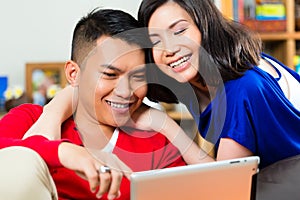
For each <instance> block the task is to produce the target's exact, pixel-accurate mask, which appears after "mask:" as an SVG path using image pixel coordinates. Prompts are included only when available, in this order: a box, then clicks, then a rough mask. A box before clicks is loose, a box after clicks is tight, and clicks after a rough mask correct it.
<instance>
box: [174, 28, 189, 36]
mask: <svg viewBox="0 0 300 200" xmlns="http://www.w3.org/2000/svg"><path fill="white" fill-rule="evenodd" d="M186 29H187V28H183V29H180V30H178V31H175V32H174V35H179V34H181V33H183V32H184V31H185V30H186Z"/></svg>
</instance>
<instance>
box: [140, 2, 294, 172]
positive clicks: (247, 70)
mask: <svg viewBox="0 0 300 200" xmlns="http://www.w3.org/2000/svg"><path fill="white" fill-rule="evenodd" d="M161 19H164V20H161ZM138 20H139V22H140V23H141V25H142V26H145V27H148V29H149V36H150V39H151V40H152V42H153V51H152V52H153V60H154V62H155V64H156V65H157V66H158V68H159V69H160V70H156V69H155V68H153V67H152V68H151V70H154V71H156V72H155V73H156V74H157V77H159V80H161V83H165V82H166V81H165V80H166V77H165V75H167V76H169V77H171V78H173V79H175V80H176V81H178V82H181V83H189V84H190V85H191V88H193V93H194V94H195V96H196V101H195V100H193V98H186V97H189V95H181V96H179V95H180V94H179V95H178V98H179V100H180V101H181V102H183V103H184V104H185V105H187V107H188V108H189V110H190V112H191V113H192V114H193V116H194V119H195V120H196V121H197V122H198V124H199V126H198V128H199V132H200V133H201V135H202V136H203V137H205V138H206V139H208V140H210V141H211V142H213V143H215V144H216V146H215V147H216V159H217V160H223V159H229V158H234V157H243V156H250V155H258V156H260V159H261V162H260V168H264V167H266V166H268V165H270V164H272V163H274V162H276V161H278V160H281V159H284V158H287V157H291V156H294V155H297V154H299V153H300V137H299V130H300V111H299V110H300V83H299V82H300V77H299V75H298V74H296V73H295V72H294V71H292V70H290V69H288V68H287V67H285V66H284V65H282V64H281V63H280V62H278V61H277V60H275V59H274V58H271V57H270V56H268V55H265V54H263V53H262V52H261V46H262V45H261V41H260V39H259V38H258V37H257V36H256V35H255V34H253V33H251V31H249V30H248V29H247V28H245V27H244V26H242V25H240V24H238V23H235V22H233V21H230V20H227V19H226V18H224V17H223V16H222V14H221V13H220V12H219V10H218V9H217V8H216V7H215V5H214V4H213V3H212V1H210V0H203V1H198V0H184V1H183V0H159V1H157V0H147V1H143V2H142V4H141V6H140V9H139V13H138ZM195 43H196V44H198V46H197V45H195ZM200 45H201V47H200ZM199 54H200V56H199ZM205 54H207V55H209V56H207V59H203V58H205V57H206V56H205ZM201 58H202V59H201ZM161 72H163V73H164V74H165V75H163V74H162V73H161ZM160 77H163V78H160ZM162 80H164V82H163V81H162ZM168 85H172V84H170V83H169V82H168ZM177 90H178V89H177ZM177 90H176V91H177ZM183 94H184V93H183ZM150 99H152V100H158V101H159V100H160V99H159V98H157V97H155V95H153V96H151V95H150ZM194 99H195V98H194ZM169 101H172V99H169ZM195 105H196V106H195Z"/></svg>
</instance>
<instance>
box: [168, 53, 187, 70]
mask: <svg viewBox="0 0 300 200" xmlns="http://www.w3.org/2000/svg"><path fill="white" fill-rule="evenodd" d="M188 59H190V56H185V57H183V58H181V59H179V60H177V61H176V62H173V63H170V67H172V68H175V67H178V66H180V65H182V64H183V63H184V62H185V61H187V60H188Z"/></svg>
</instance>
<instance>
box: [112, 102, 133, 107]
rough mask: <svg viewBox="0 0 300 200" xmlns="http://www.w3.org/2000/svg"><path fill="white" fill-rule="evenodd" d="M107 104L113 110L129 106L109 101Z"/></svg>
mask: <svg viewBox="0 0 300 200" xmlns="http://www.w3.org/2000/svg"><path fill="white" fill-rule="evenodd" d="M108 104H109V105H110V106H111V107H114V108H128V107H129V104H120V103H113V102H111V101H108Z"/></svg>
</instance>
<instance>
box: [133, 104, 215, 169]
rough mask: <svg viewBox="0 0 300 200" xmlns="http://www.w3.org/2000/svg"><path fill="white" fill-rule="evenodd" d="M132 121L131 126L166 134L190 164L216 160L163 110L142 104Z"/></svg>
mask: <svg viewBox="0 0 300 200" xmlns="http://www.w3.org/2000/svg"><path fill="white" fill-rule="evenodd" d="M130 123H131V125H130V126H134V127H135V128H138V129H141V130H154V131H156V132H160V133H162V134H163V135H165V136H166V137H167V138H168V139H169V141H170V142H171V143H172V144H173V145H174V146H176V147H177V148H178V150H179V151H180V153H181V154H182V156H183V158H184V160H185V162H186V163H188V164H196V163H204V162H212V161H214V159H213V158H212V157H210V156H209V154H207V153H206V152H205V151H204V150H202V149H201V148H200V147H199V146H198V145H197V144H196V143H195V142H194V141H193V140H192V139H190V138H189V137H188V135H187V134H186V133H185V132H184V131H183V130H182V128H181V127H180V126H179V125H178V124H177V123H176V122H175V121H174V120H173V119H172V118H170V117H169V116H168V115H167V113H165V112H163V111H160V110H157V109H154V108H149V107H147V106H141V107H140V108H139V109H138V110H137V111H136V112H135V113H134V114H133V116H132V121H131V122H130ZM132 123H133V124H132ZM196 134H198V133H196Z"/></svg>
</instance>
